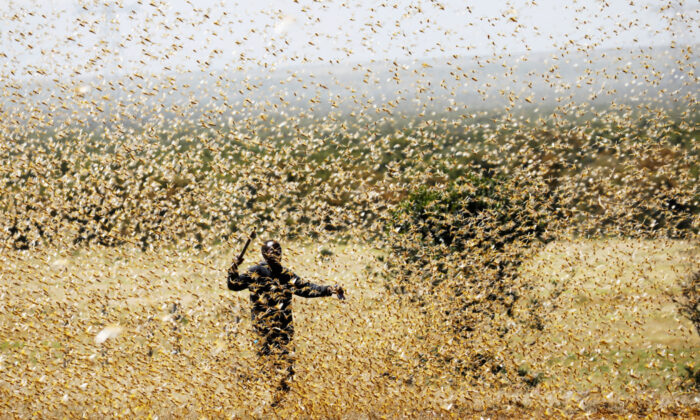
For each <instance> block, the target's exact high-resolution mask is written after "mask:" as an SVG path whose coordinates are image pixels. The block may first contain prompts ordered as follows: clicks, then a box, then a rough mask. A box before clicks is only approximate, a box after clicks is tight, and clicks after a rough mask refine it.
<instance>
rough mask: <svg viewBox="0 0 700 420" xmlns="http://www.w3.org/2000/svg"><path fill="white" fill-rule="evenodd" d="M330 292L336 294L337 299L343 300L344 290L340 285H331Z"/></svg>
mask: <svg viewBox="0 0 700 420" xmlns="http://www.w3.org/2000/svg"><path fill="white" fill-rule="evenodd" d="M331 293H333V294H334V295H337V296H338V299H340V300H345V290H343V288H342V286H340V285H338V284H336V285H333V286H331Z"/></svg>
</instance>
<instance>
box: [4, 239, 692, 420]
mask: <svg viewBox="0 0 700 420" xmlns="http://www.w3.org/2000/svg"><path fill="white" fill-rule="evenodd" d="M290 248H291V246H290ZM295 248H296V249H297V251H296V252H294V251H293V250H291V249H288V250H287V253H286V255H285V258H286V264H287V265H288V266H289V267H291V268H293V269H294V270H295V271H296V272H297V273H298V274H299V275H301V276H302V277H305V278H308V279H310V280H314V281H317V282H319V283H336V282H337V283H340V284H342V285H344V286H345V287H346V288H347V290H348V300H347V301H346V302H340V301H338V300H335V299H331V298H326V299H315V300H304V299H301V298H295V302H294V314H295V325H296V330H297V333H296V337H295V344H296V359H297V365H296V366H297V375H296V381H295V383H294V385H293V388H292V391H291V393H290V394H289V395H288V396H287V398H286V399H285V401H284V402H283V404H282V405H281V406H280V407H277V408H275V409H273V408H271V407H270V405H269V402H270V398H271V396H270V392H269V389H268V386H267V385H266V384H265V383H264V381H260V380H258V379H257V378H260V375H259V371H258V369H257V367H256V357H255V356H254V353H253V350H252V345H251V340H252V339H253V338H254V337H253V335H252V331H251V329H250V322H249V312H248V310H249V308H248V296H247V292H239V293H232V292H229V291H228V290H226V289H225V283H224V272H225V268H226V266H227V264H228V262H229V261H230V260H231V257H232V253H231V252H229V250H224V249H223V248H216V249H214V250H212V251H211V252H208V253H203V252H202V253H194V252H181V251H177V250H173V249H169V250H160V251H158V252H154V253H141V252H140V251H137V250H130V249H126V248H121V249H108V248H93V249H90V250H85V251H81V252H79V253H75V254H72V255H68V254H65V253H62V252H61V251H53V252H41V251H37V252H31V253H29V252H26V253H22V252H12V253H6V254H5V255H3V260H4V261H5V262H4V263H3V265H2V267H1V268H0V280H1V282H0V296H1V298H0V307H1V308H0V309H1V315H0V361H1V362H0V371H1V372H2V376H1V377H0V396H1V397H0V412H2V413H3V414H4V416H6V417H15V416H19V417H31V416H36V415H40V416H42V417H54V418H57V417H63V416H66V415H67V416H69V417H78V416H87V417H92V418H94V417H103V416H107V417H129V418H131V417H148V416H155V415H158V416H159V417H160V418H181V417H185V418H190V417H191V418H194V417H200V416H204V417H231V416H234V417H247V416H253V417H268V416H272V415H273V414H277V415H279V416H280V417H289V416H290V415H292V414H295V415H297V416H310V417H345V418H366V417H377V416H380V415H388V416H390V417H401V416H409V417H453V416H454V417H462V416H467V415H471V416H477V415H504V416H519V415H522V414H525V413H531V414H533V413H534V414H535V415H539V416H544V415H548V414H549V415H557V413H559V415H561V414H566V415H585V414H586V413H592V412H597V413H599V414H605V413H609V414H612V413H627V414H632V415H646V414H650V413H657V414H664V413H666V414H685V415H690V414H694V415H698V414H699V412H698V410H699V407H700V403H699V402H698V395H697V394H693V393H691V392H690V391H685V388H683V386H684V383H683V376H682V369H681V367H682V365H684V364H687V363H695V364H698V363H700V359H699V358H698V354H700V338H698V337H697V335H696V334H695V333H694V331H693V329H692V327H691V326H690V324H689V323H688V321H687V320H685V319H683V318H681V317H679V316H678V315H677V312H676V311H675V308H674V307H673V305H672V304H671V300H670V297H669V293H670V294H672V293H676V292H677V290H678V289H677V285H676V281H677V279H678V276H680V275H682V274H683V273H685V272H686V271H688V270H691V269H692V267H693V264H697V263H696V262H694V261H696V260H697V249H692V248H691V247H690V246H689V244H687V243H682V242H668V243H665V242H660V241H654V242H651V241H648V242H639V241H634V242H633V241H620V240H614V241H612V240H611V241H605V242H602V241H599V242H558V243H555V244H552V245H550V247H548V248H547V249H546V250H545V251H544V252H543V253H541V254H540V255H538V257H537V258H535V259H534V260H533V261H530V262H529V263H528V264H527V265H526V266H525V267H523V273H524V275H525V276H527V277H528V278H529V279H530V283H531V284H532V285H533V290H532V296H530V297H529V298H534V297H536V296H537V297H539V299H540V300H539V302H540V303H541V307H542V308H543V314H545V319H544V320H545V325H546V328H545V329H544V330H543V331H542V332H541V333H540V334H539V335H537V336H534V335H526V334H523V335H522V336H521V337H520V339H519V340H517V341H514V342H513V343H511V345H512V354H511V355H510V357H513V358H516V359H517V361H518V362H519V363H521V364H522V366H523V375H524V377H525V378H527V377H528V376H532V375H534V374H537V373H540V374H541V376H540V378H541V382H540V384H539V385H537V386H536V387H530V386H528V385H527V384H525V383H521V384H507V385H504V386H503V387H502V388H500V389H498V388H493V387H488V388H487V387H484V386H480V384H479V383H478V382H477V383H475V382H474V381H473V380H472V379H471V378H468V377H463V376H461V375H459V374H457V373H456V372H455V371H454V370H452V369H451V368H450V366H449V365H444V366H442V368H441V369H439V368H438V367H439V366H440V365H439V364H438V363H437V362H436V361H435V360H433V359H432V354H433V353H435V352H437V351H438V350H439V349H436V348H435V346H439V345H448V343H449V342H450V339H449V337H446V336H440V333H441V331H442V329H441V327H440V326H439V325H434V324H432V323H431V319H430V313H429V312H428V313H427V314H420V313H419V312H418V311H416V310H415V308H414V307H413V306H412V304H411V303H410V302H404V301H402V300H401V299H400V298H399V297H398V296H396V295H394V294H392V293H389V292H387V291H386V289H385V288H384V286H383V279H382V277H381V272H382V264H383V263H382V262H381V261H380V260H379V259H378V258H377V257H378V256H380V255H381V252H380V251H377V250H374V249H371V248H370V247H368V246H359V245H350V246H340V245H326V248H327V249H329V250H330V251H332V253H333V254H332V255H329V253H328V252H323V254H324V255H321V254H322V253H321V248H320V247H316V246H303V245H298V246H296V247H295ZM253 254H254V253H253V252H250V254H249V260H248V262H251V263H252V262H254V259H255V258H253ZM523 301H526V300H523ZM173 304H177V310H176V311H174V312H173V311H172V309H173ZM521 309H522V310H525V309H527V308H526V306H523V307H522V308H521ZM544 309H546V310H544ZM108 326H113V327H115V329H114V334H115V335H116V336H114V337H111V338H107V339H106V341H104V342H103V343H97V342H96V337H97V335H98V333H100V332H101V331H103V329H104V328H105V327H108ZM117 326H118V329H117V328H116V327H117ZM523 331H525V330H523ZM117 333H118V335H117ZM533 410H534V411H533Z"/></svg>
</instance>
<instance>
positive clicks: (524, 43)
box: [0, 0, 700, 79]
mask: <svg viewBox="0 0 700 420" xmlns="http://www.w3.org/2000/svg"><path fill="white" fill-rule="evenodd" d="M0 11H1V12H0V44H1V45H2V50H1V52H0V75H1V76H4V77H6V78H10V79H12V78H22V77H25V76H29V77H42V76H43V77H58V76H60V77H71V76H84V75H94V74H102V75H109V74H124V73H133V72H149V73H157V72H162V71H164V70H165V71H180V72H189V71H198V70H203V71H211V70H216V71H221V70H228V71H232V70H237V69H238V70H241V69H246V70H248V71H250V70H251V69H252V70H255V69H269V68H276V67H284V66H293V65H300V64H312V65H319V64H320V65H328V64H331V65H335V66H343V65H349V64H351V63H357V62H367V61H371V60H375V61H394V60H396V61H420V60H427V59H431V58H433V59H434V58H443V57H465V56H473V55H480V56H502V55H508V54H512V55H521V54H529V53H534V52H543V51H554V52H557V53H559V54H563V55H565V54H568V53H570V52H575V51H584V52H585V51H591V50H594V49H605V48H615V47H623V48H635V47H637V46H639V47H646V46H652V45H670V44H672V43H674V44H680V45H688V44H689V45H695V44H697V43H698V42H699V41H700V38H699V37H698V31H697V27H698V22H700V19H699V17H700V8H699V7H698V6H697V3H694V2H679V1H673V2H667V1H656V2H655V1H649V0H644V1H636V0H632V1H630V0H625V1H618V0H609V1H599V0H585V1H576V0H572V1H561V0H536V1H498V0H490V1H415V0H413V1H387V2H378V1H367V0H345V1H343V0H340V1H332V2H325V1H302V0H299V1H298V2H297V1H292V0H286V1H281V0H258V1H250V2H231V1H205V0H198V1H196V2H195V1H192V2H190V1H158V0H139V1H134V0H123V1H112V0H108V1H69V0H43V1H25V0H22V1H7V0H0Z"/></svg>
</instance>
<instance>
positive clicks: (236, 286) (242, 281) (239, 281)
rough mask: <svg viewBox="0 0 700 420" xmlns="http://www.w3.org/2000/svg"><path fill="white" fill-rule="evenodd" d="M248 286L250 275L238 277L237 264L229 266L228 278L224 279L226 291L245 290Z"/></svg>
mask: <svg viewBox="0 0 700 420" xmlns="http://www.w3.org/2000/svg"><path fill="white" fill-rule="evenodd" d="M249 284H250V275H249V274H248V273H246V274H243V275H239V274H238V264H236V263H235V262H234V263H233V264H231V267H230V268H229V269H228V276H227V277H226V286H228V289H229V290H233V291H234V292H237V291H239V290H244V289H246V288H247V287H248V285H249Z"/></svg>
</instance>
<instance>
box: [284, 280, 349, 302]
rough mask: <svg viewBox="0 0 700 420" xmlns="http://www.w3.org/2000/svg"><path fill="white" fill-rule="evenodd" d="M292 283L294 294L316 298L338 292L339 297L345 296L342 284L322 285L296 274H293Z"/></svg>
mask: <svg viewBox="0 0 700 420" xmlns="http://www.w3.org/2000/svg"><path fill="white" fill-rule="evenodd" d="M291 282H292V285H293V286H294V294H295V295H297V296H301V297H305V298H315V297H324V296H332V295H334V294H337V295H338V297H340V296H343V288H342V287H340V286H322V285H319V284H313V283H311V282H308V281H306V280H302V279H301V278H299V277H298V276H297V275H296V274H294V275H293V276H292V280H291Z"/></svg>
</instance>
